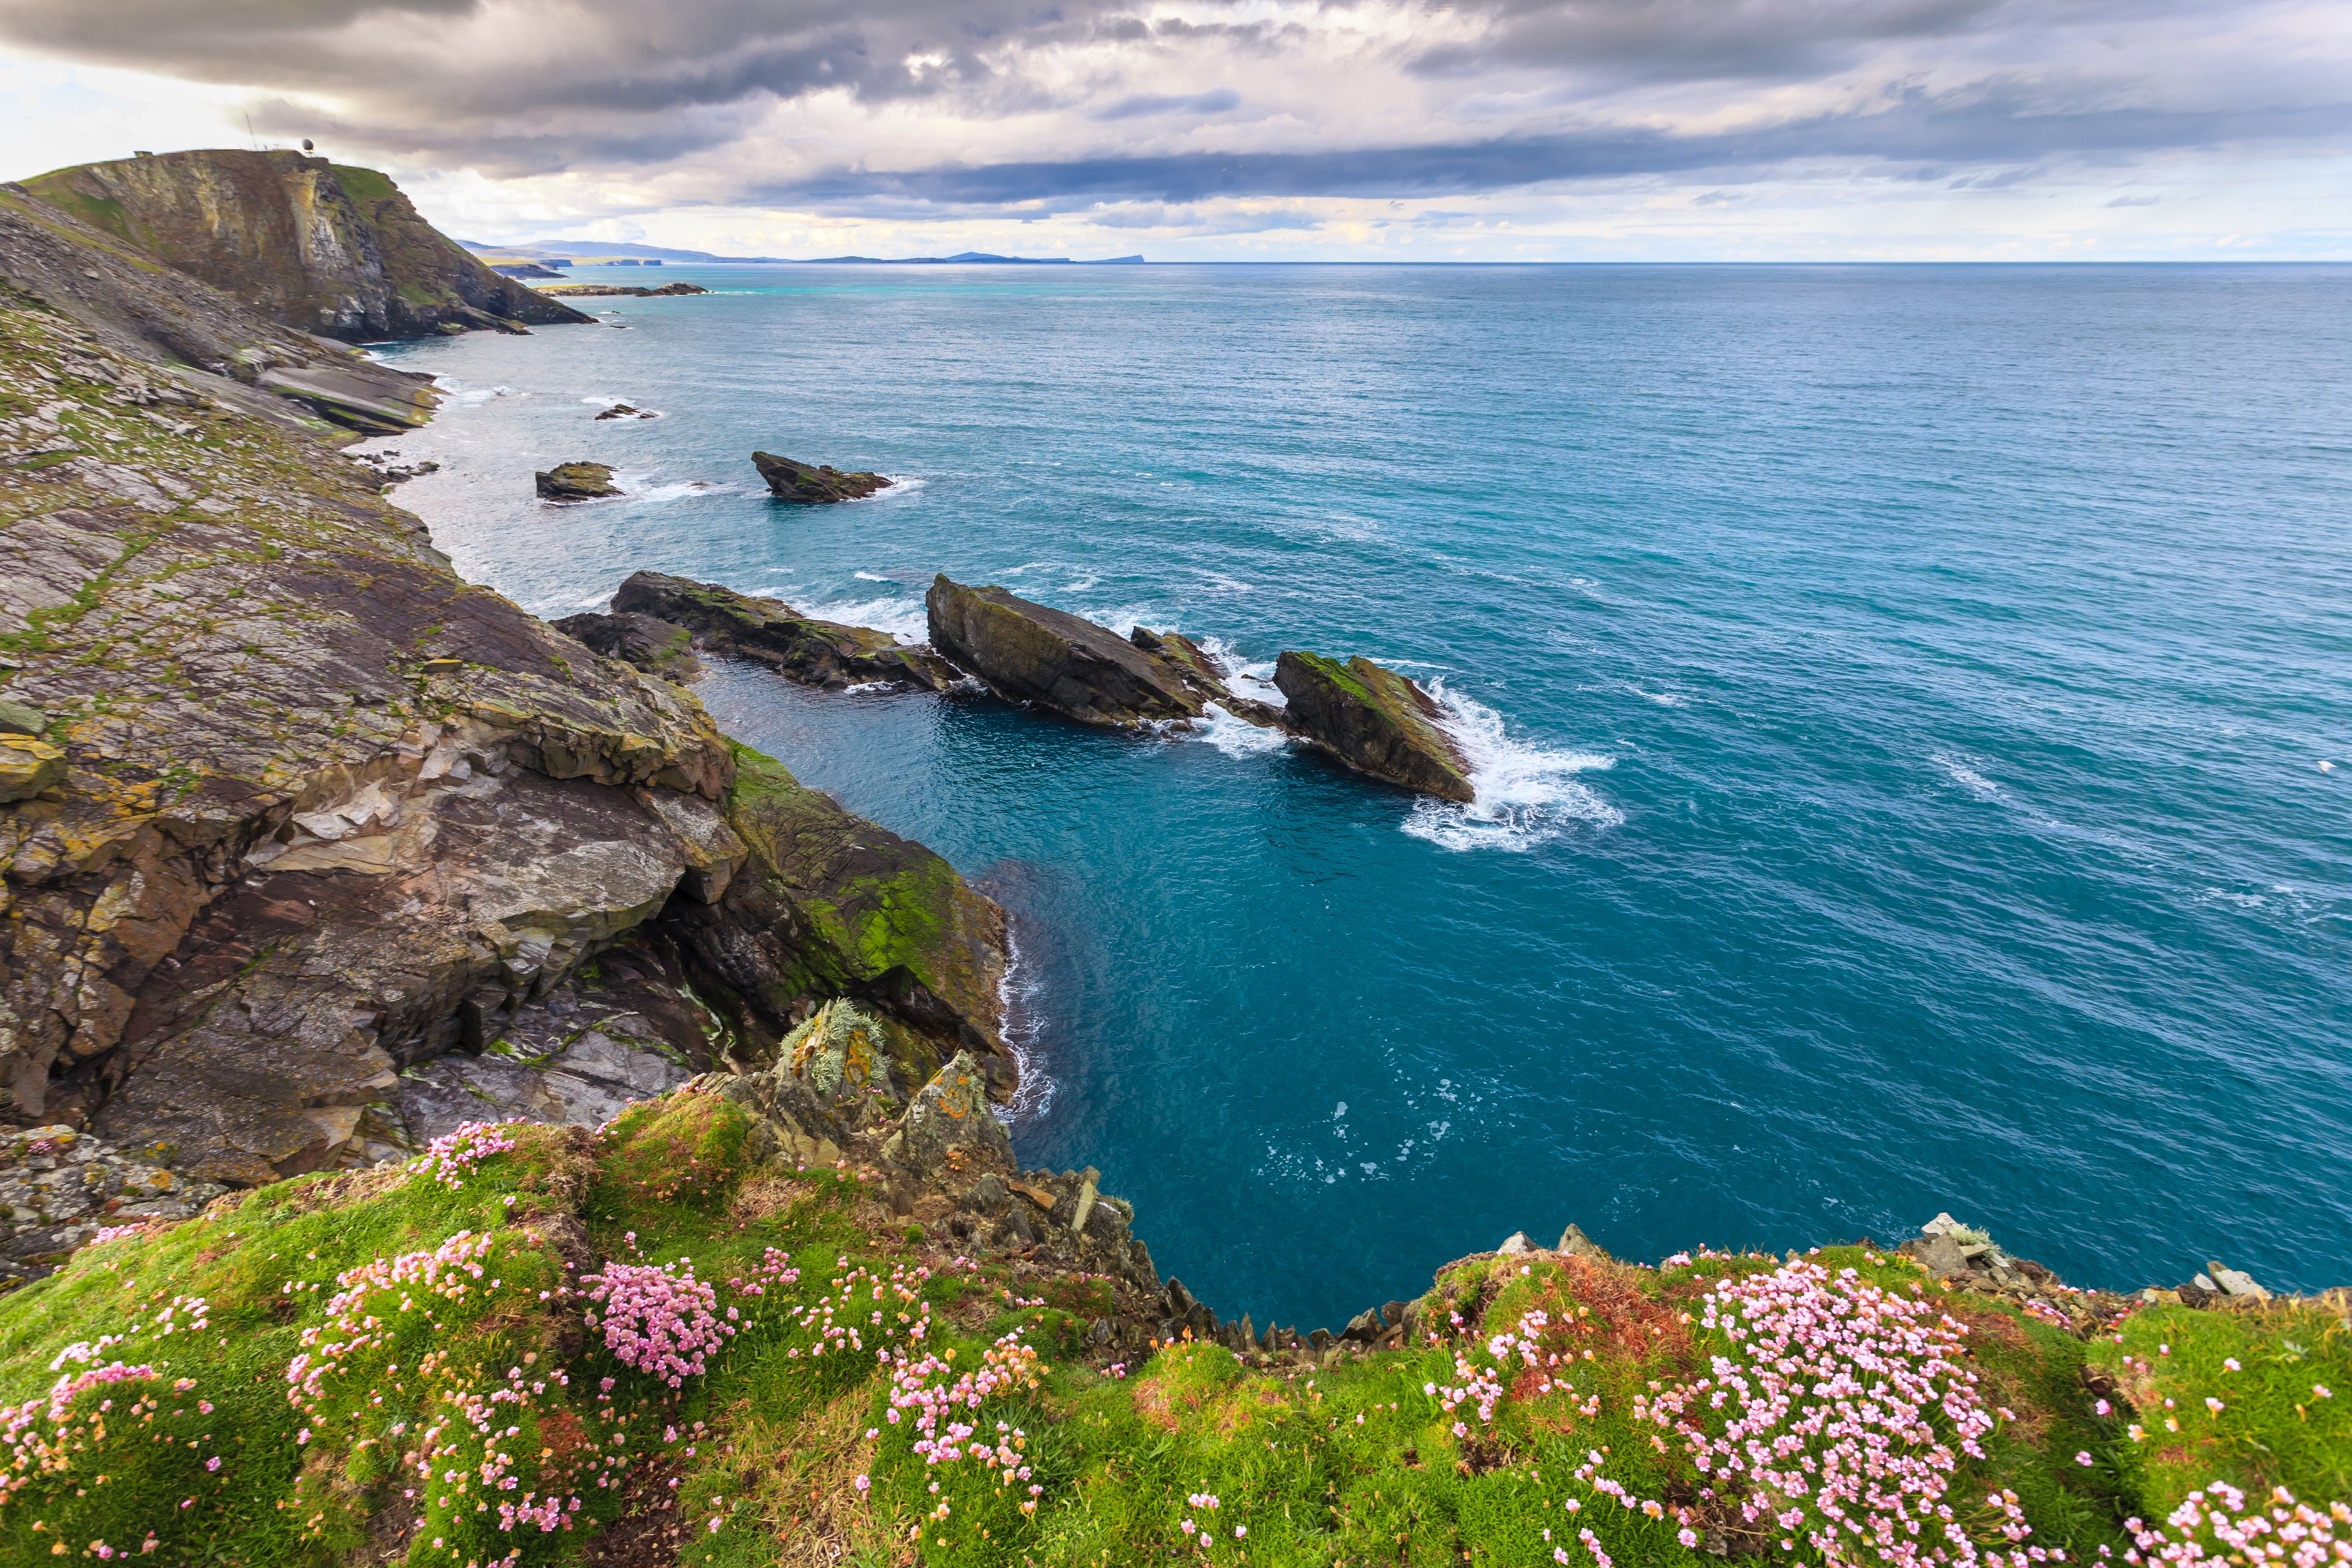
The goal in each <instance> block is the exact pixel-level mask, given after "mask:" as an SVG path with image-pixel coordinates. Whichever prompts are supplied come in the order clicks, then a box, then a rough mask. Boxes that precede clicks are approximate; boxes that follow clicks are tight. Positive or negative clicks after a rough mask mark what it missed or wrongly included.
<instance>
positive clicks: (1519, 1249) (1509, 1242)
mask: <svg viewBox="0 0 2352 1568" xmlns="http://www.w3.org/2000/svg"><path fill="white" fill-rule="evenodd" d="M1535 1249H1536V1245H1535V1243H1534V1242H1532V1241H1529V1240H1528V1233H1527V1232H1526V1231H1524V1230H1515V1231H1513V1232H1511V1234H1510V1235H1508V1236H1507V1237H1504V1238H1503V1245H1502V1246H1500V1247H1496V1249H1495V1250H1496V1251H1497V1252H1499V1253H1502V1254H1503V1255H1504V1256H1505V1257H1507V1258H1517V1257H1519V1256H1520V1255H1521V1254H1523V1253H1529V1252H1533V1251H1534V1250H1535Z"/></svg>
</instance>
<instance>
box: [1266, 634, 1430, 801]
mask: <svg viewBox="0 0 2352 1568" xmlns="http://www.w3.org/2000/svg"><path fill="white" fill-rule="evenodd" d="M1274 683H1275V684H1276V686H1278V687H1280V688H1281V689H1282V694H1283V696H1284V697H1285V698H1286V699H1288V700H1289V708H1288V710H1287V722H1288V726H1289V729H1290V732H1291V733H1292V734H1293V735H1296V736H1297V738H1298V739H1300V740H1302V741H1305V742H1309V743H1310V744H1312V745H1314V746H1316V747H1317V748H1318V749H1320V750H1321V751H1323V752H1326V753H1328V755H1330V756H1331V757H1333V758H1334V759H1336V760H1337V761H1339V763H1341V764H1342V765H1344V766H1346V767H1348V768H1350V769H1352V770H1354V771H1355V772H1357V773H1363V774H1365V775H1366V776H1368V777H1370V778H1376V779H1381V780H1382V781H1384V782H1386V783H1389V784H1396V785H1398V786H1400V787H1402V788H1404V789H1409V790H1412V791H1415V792H1416V793H1418V794H1421V795H1435V796H1437V797H1438V798H1439V799H1440V800H1452V801H1461V802H1464V803H1467V802H1469V801H1471V800H1474V799H1475V798H1476V792H1475V791H1474V790H1473V789H1472V788H1471V786H1470V764H1469V763H1468V762H1466V761H1465V759H1464V757H1463V755H1462V749H1461V748H1460V747H1459V746H1457V745H1455V744H1454V740H1453V738H1452V737H1451V736H1449V735H1447V734H1446V733H1445V731H1444V730H1442V729H1440V728H1439V727H1438V722H1437V721H1438V720H1439V718H1440V717H1441V716H1442V715H1443V713H1444V710H1443V709H1441V708H1440V707H1438V705H1437V702H1436V700H1435V699H1433V698H1432V697H1431V696H1430V695H1429V693H1427V692H1425V691H1423V689H1421V688H1420V687H1418V686H1415V685H1414V684H1413V683H1412V681H1410V680H1407V679H1405V678H1404V677H1403V676H1402V675H1399V674H1398V673H1397V672H1396V671H1395V670H1392V669H1389V668H1385V667H1383V666H1381V665H1377V664H1374V663H1373V662H1372V661H1371V660H1370V659H1368V658H1351V659H1349V660H1348V661H1347V662H1346V663H1345V664H1342V663H1340V662H1339V660H1338V659H1335V658H1324V657H1323V656H1322V655H1321V654H1315V653H1298V652H1289V653H1285V654H1284V655H1283V656H1282V657H1281V658H1280V659H1279V660H1277V661H1276V665H1275V669H1274Z"/></svg>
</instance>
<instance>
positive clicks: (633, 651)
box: [549, 610, 702, 681]
mask: <svg viewBox="0 0 2352 1568" xmlns="http://www.w3.org/2000/svg"><path fill="white" fill-rule="evenodd" d="M549 624H550V625H551V626H554V627H555V629H556V630H557V631H559V632H562V634H563V635H564V636H565V637H572V638H574V639H575V640H577V641H579V642H581V643H583V644H584V645H586V646H587V647H590V648H592V649H593V650H594V651H596V652H598V653H601V654H603V655H604V656H605V657H606V658H617V659H619V660H621V661H622V662H623V663H625V664H633V665H635V666H636V667H637V668H639V669H642V670H644V671H645V672H646V674H647V675H658V676H660V677H661V678H662V679H665V680H677V681H687V680H691V679H694V678H695V677H696V676H698V675H699V674H701V673H702V661H701V660H700V659H698V658H695V657H694V634H693V633H692V632H690V631H688V629H687V628H686V627H684V626H678V625H676V624H675V623H673V622H670V621H665V620H662V619H660V618H659V617H658V616H648V615H645V614H642V613H639V612H636V611H624V612H622V613H621V614H618V615H611V616H604V615H598V614H596V613H595V612H594V611H593V610H592V611H590V612H588V613H587V614H585V615H578V616H564V617H563V618H562V620H560V621H553V622H551V623H549Z"/></svg>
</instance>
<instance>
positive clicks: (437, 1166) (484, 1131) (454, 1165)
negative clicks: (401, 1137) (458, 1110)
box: [412, 1121, 517, 1192]
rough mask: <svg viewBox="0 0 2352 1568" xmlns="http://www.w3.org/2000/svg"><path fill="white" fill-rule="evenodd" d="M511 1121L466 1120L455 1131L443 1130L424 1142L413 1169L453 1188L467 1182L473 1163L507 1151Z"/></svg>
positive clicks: (471, 1172) (511, 1147) (512, 1146)
mask: <svg viewBox="0 0 2352 1568" xmlns="http://www.w3.org/2000/svg"><path fill="white" fill-rule="evenodd" d="M515 1125H517V1123H515V1122H512V1121H468V1122H467V1123H466V1124H465V1125H464V1126H462V1127H459V1128H458V1129H457V1131H455V1132H448V1133H444V1134H443V1135H442V1136H440V1137H438V1138H436V1139H435V1140H433V1142H430V1143H428V1144H426V1145H425V1152H424V1153H422V1154H420V1155H418V1156H417V1157H416V1163H415V1166H414V1167H412V1168H413V1169H415V1170H418V1171H424V1172H429V1173H431V1174H432V1175H433V1177H434V1179H435V1180H436V1181H438V1182H439V1183H440V1184H442V1185H443V1186H445V1187H447V1188H449V1189H450V1190H451V1191H453V1192H454V1191H456V1190H457V1188H459V1187H462V1186H464V1185H465V1184H466V1178H467V1176H470V1175H472V1174H473V1173H474V1167H475V1166H477V1165H478V1164H480V1163H482V1162H483V1161H485V1160H487V1159H488V1158H489V1157H490V1156H491V1155H493V1154H504V1153H507V1152H510V1151H511V1150H512V1149H513V1148H514V1146H515V1142H514V1139H513V1137H512V1136H511V1135H510V1134H509V1131H508V1129H509V1128H511V1127H513V1126H515Z"/></svg>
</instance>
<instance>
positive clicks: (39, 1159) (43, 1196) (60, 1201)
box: [0, 1125, 223, 1288]
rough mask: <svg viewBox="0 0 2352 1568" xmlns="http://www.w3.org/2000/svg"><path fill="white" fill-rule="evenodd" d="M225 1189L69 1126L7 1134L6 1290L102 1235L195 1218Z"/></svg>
mask: <svg viewBox="0 0 2352 1568" xmlns="http://www.w3.org/2000/svg"><path fill="white" fill-rule="evenodd" d="M222 1191H223V1189H222V1188H221V1187H219V1186H217V1185H215V1184H213V1183H210V1182H198V1181H191V1180H189V1179H188V1178H187V1177H185V1176H182V1175H177V1174H175V1173H173V1172H171V1171H167V1170H165V1169H163V1167H162V1166H159V1165H155V1164H152V1163H148V1162H147V1161H144V1160H141V1159H138V1158H136V1157H133V1156H131V1155H127V1154H125V1153H124V1152H122V1151H121V1150H119V1149H115V1148H112V1147H110V1146H109V1145H108V1144H107V1143H106V1142H103V1141H102V1140H100V1139H97V1138H93V1137H91V1136H90V1135H89V1134H88V1133H87V1132H79V1131H75V1130H74V1129H73V1128H70V1127H66V1126H62V1125H59V1126H52V1127H28V1128H23V1129H19V1130H16V1131H9V1132H6V1133H5V1134H0V1288H5V1287H6V1286H9V1285H13V1284H16V1283H18V1282H19V1281H22V1280H25V1279H37V1278H38V1277H39V1276H41V1275H43V1274H46V1273H47V1272H48V1270H49V1268H50V1266H51V1265H53V1264H55V1263H56V1262H57V1261H58V1259H59V1258H63V1257H64V1256H65V1255H66V1254H68V1253H69V1252H71V1251H72V1250H73V1249H74V1248H76V1247H79V1246H81V1245H82V1244H83V1243H85V1242H87V1241H89V1240H90V1239H91V1238H92V1237H96V1236H97V1235H98V1234H99V1233H100V1231H101V1230H105V1229H109V1228H114V1229H121V1228H126V1227H135V1226H139V1225H141V1224H142V1223H158V1222H161V1223H168V1222H170V1221H173V1220H183V1219H187V1218H190V1217H191V1216H193V1215H195V1214H196V1213H198V1212H199V1211H200V1210H202V1209H203V1208H204V1206H205V1205H206V1204H208V1203H210V1202H212V1200H213V1199H215V1198H216V1197H218V1196H220V1195H221V1193H222Z"/></svg>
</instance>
